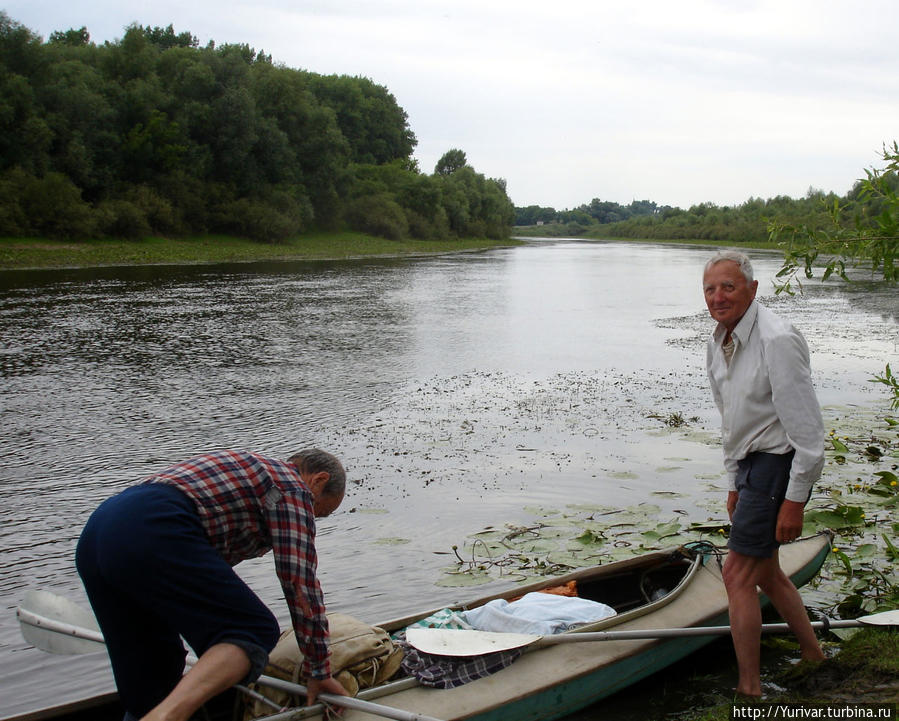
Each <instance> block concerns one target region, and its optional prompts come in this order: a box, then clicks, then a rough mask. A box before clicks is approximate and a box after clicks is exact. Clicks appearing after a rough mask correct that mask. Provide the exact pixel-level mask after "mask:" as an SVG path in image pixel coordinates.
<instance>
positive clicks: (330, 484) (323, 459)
mask: <svg viewBox="0 0 899 721" xmlns="http://www.w3.org/2000/svg"><path fill="white" fill-rule="evenodd" d="M287 460H289V461H290V462H291V463H293V464H294V465H295V466H296V467H297V468H299V469H300V471H302V472H303V473H311V474H314V473H321V472H322V471H324V472H325V473H327V474H328V481H327V482H326V483H325V485H324V487H323V488H322V493H323V494H324V495H326V496H340V495H343V493H344V492H345V491H346V471H345V470H344V469H343V464H342V463H341V462H340V460H338V458H337V456H334V455H332V454H330V453H328V452H327V451H323V450H320V449H318V448H307V449H305V450H302V451H298V452H297V453H294V454H293V455H292V456H291V457H290V458H288V459H287Z"/></svg>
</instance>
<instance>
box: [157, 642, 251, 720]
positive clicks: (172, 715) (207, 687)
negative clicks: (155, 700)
mask: <svg viewBox="0 0 899 721" xmlns="http://www.w3.org/2000/svg"><path fill="white" fill-rule="evenodd" d="M249 671H250V659H249V658H247V654H246V653H245V652H244V651H243V649H241V648H240V647H239V646H235V645H234V644H231V643H219V644H216V645H215V646H212V647H211V648H210V649H209V650H208V651H206V653H204V654H203V655H202V656H200V658H199V660H198V661H197V663H196V665H195V666H194V667H193V668H192V669H191V670H190V671H188V673H186V674H185V675H184V678H182V679H181V681H180V682H179V683H178V685H177V686H175V688H174V689H173V690H172V692H171V693H170V694H169V695H168V696H167V697H166V698H165V699H164V700H163V701H162V702H161V703H160V704H159V705H158V706H156V708H154V709H153V710H152V711H150V713H148V714H147V715H146V716H144V717H143V718H142V719H141V721H187V719H189V718H190V716H191V714H192V713H193V712H194V711H196V710H197V709H198V708H200V706H202V705H203V704H204V703H206V702H207V701H208V700H209V699H211V698H212V697H213V696H215V695H217V694H219V693H221V692H222V691H224V690H225V689H228V688H230V687H231V686H233V685H234V684H236V683H238V682H239V681H240V680H241V679H242V678H244V677H245V676H246V675H247V673H249Z"/></svg>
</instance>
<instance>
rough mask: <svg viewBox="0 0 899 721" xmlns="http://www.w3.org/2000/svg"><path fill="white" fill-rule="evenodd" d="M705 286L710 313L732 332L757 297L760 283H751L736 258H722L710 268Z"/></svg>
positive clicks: (704, 281)
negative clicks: (744, 275)
mask: <svg viewBox="0 0 899 721" xmlns="http://www.w3.org/2000/svg"><path fill="white" fill-rule="evenodd" d="M702 287H703V290H704V291H705V304H706V306H708V309H709V314H710V315H711V316H712V318H714V319H715V320H717V321H718V322H719V323H721V324H723V325H724V327H725V328H727V329H728V330H729V331H731V330H733V329H734V328H736V326H737V323H739V322H740V319H741V318H742V317H743V315H744V314H745V313H746V310H747V309H748V308H749V306H750V304H751V303H752V301H753V300H754V299H755V293H756V290H758V287H759V282H758V281H757V280H754V281H752V282H751V283H748V282H747V281H746V278H745V277H743V273H741V272H740V266H739V265H737V264H736V263H735V262H734V261H732V260H722V261H721V262H719V263H715V265H713V266H712V267H711V268H709V269H708V270H707V271H706V273H705V275H704V276H703V278H702Z"/></svg>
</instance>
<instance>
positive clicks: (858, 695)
mask: <svg viewBox="0 0 899 721" xmlns="http://www.w3.org/2000/svg"><path fill="white" fill-rule="evenodd" d="M773 680H774V682H775V683H776V685H777V686H778V687H780V688H781V689H782V691H781V692H778V693H777V694H775V695H766V696H765V698H764V702H765V703H766V704H800V705H802V706H808V707H809V708H815V707H820V706H821V705H822V704H824V705H832V706H843V705H845V704H846V703H850V704H851V703H863V702H869V703H878V704H892V705H894V706H897V707H899V631H896V630H895V629H880V628H867V629H863V630H860V631H858V632H857V633H855V634H854V635H853V636H851V637H850V638H849V639H847V640H846V641H843V642H842V643H840V645H839V650H838V651H837V653H836V654H834V655H833V657H832V658H829V659H828V660H827V661H824V662H823V663H820V664H814V663H810V664H809V663H799V664H796V665H795V666H793V667H790V668H789V669H788V670H786V671H784V672H781V673H780V674H779V675H778V677H777V678H775V679H773ZM749 703H750V704H751V703H752V702H749ZM735 704H736V705H745V704H746V702H745V701H739V700H737V701H735V700H734V699H732V698H728V699H724V698H721V697H720V695H719V696H718V698H710V699H709V701H708V705H706V706H700V707H694V708H693V709H692V710H691V711H689V712H686V713H682V714H678V720H679V721H732V719H733V716H732V715H731V712H732V709H733V707H734V705H735ZM797 718H798V717H797ZM846 718H848V717H846Z"/></svg>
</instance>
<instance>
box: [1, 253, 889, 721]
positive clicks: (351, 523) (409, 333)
mask: <svg viewBox="0 0 899 721" xmlns="http://www.w3.org/2000/svg"><path fill="white" fill-rule="evenodd" d="M708 255H709V251H708V250H706V249H697V248H691V247H686V246H684V247H680V246H661V245H660V246H653V245H637V244H627V243H596V242H593V243H587V242H577V241H535V242H532V243H529V244H528V245H525V246H523V247H518V248H511V249H504V250H495V251H490V252H484V253H465V254H459V255H448V256H441V257H431V258H415V259H399V260H389V259H377V260H358V261H347V262H340V263H332V262H316V263H292V262H283V263H258V264H257V263H249V264H240V265H227V266H225V265H222V266H153V267H141V268H107V269H92V270H58V271H27V272H8V273H2V274H0V337H2V348H0V377H2V386H0V407H2V424H0V548H2V561H0V608H2V609H4V610H3V615H2V616H0V699H2V701H0V717H4V716H7V715H13V714H15V713H20V712H24V711H28V710H33V709H34V708H38V707H43V706H47V705H51V704H54V703H58V702H61V701H65V700H71V699H73V698H80V697H83V696H86V695H90V694H93V693H95V692H98V691H101V690H106V689H109V688H111V682H110V680H109V674H108V669H107V667H106V664H105V660H104V658H103V657H102V655H100V656H90V657H80V658H77V659H71V658H59V657H50V656H46V655H44V654H41V653H39V652H36V651H35V650H34V649H31V648H29V647H28V646H27V645H26V644H25V643H24V641H22V639H21V637H20V635H19V632H18V627H17V623H16V621H15V617H14V609H15V607H16V606H17V605H18V603H19V601H20V600H21V597H22V595H23V593H24V592H25V590H27V589H31V588H43V589H48V590H51V591H54V592H56V593H61V594H63V595H66V596H67V597H69V598H71V599H73V600H75V601H77V602H79V603H84V594H83V591H82V589H81V586H80V583H79V581H78V579H77V576H76V574H75V571H74V566H73V561H72V554H73V549H74V545H75V542H76V540H77V537H78V534H79V532H80V529H81V527H82V525H83V523H84V521H85V520H86V518H87V515H88V514H89V513H90V512H91V510H92V509H93V508H94V507H95V506H96V505H97V504H98V503H99V502H100V501H101V500H103V499H104V498H105V497H107V496H108V495H110V494H112V493H114V492H116V491H118V490H120V489H121V488H123V487H125V486H126V485H129V484H131V483H133V482H135V481H137V480H139V479H141V478H142V477H144V476H146V475H148V474H150V473H152V472H154V471H156V470H159V469H161V468H162V467H164V466H165V465H166V464H169V463H171V462H175V461H179V460H182V459H184V458H186V457H188V456H190V455H193V454H195V453H198V452H202V451H205V450H209V449H213V448H222V447H233V448H244V449H249V450H256V451H260V452H265V453H270V454H272V455H276V456H281V457H284V456H286V455H288V454H290V453H291V452H292V451H295V450H297V449H299V448H301V447H305V446H310V445H316V446H320V447H324V448H327V449H329V450H332V451H334V452H336V453H337V454H338V455H340V456H341V457H342V458H343V459H344V461H345V464H346V466H347V469H348V472H349V476H350V478H351V483H350V489H349V494H348V497H347V500H346V501H345V503H344V506H343V508H342V509H341V511H339V512H338V513H336V514H334V515H333V516H332V517H330V518H328V519H327V520H326V521H323V522H322V524H321V526H320V529H319V543H318V546H319V550H320V556H321V574H320V575H321V578H322V584H323V586H324V589H325V593H326V601H327V602H328V606H329V609H331V610H335V611H342V612H345V613H351V614H354V615H357V616H359V617H361V618H363V619H365V620H367V621H371V622H378V621H383V620H385V619H387V618H390V617H395V616H399V615H402V614H405V613H406V612H408V611H412V610H418V609H420V608H428V607H436V606H439V605H441V604H443V603H447V602H451V601H454V600H456V599H457V598H460V597H462V596H463V595H468V594H471V593H475V592H474V591H471V590H465V589H459V588H452V587H446V586H443V585H438V584H439V582H440V581H441V579H443V578H445V576H444V575H443V574H442V573H441V568H442V567H444V566H446V565H447V564H448V563H449V560H450V559H449V557H448V555H447V554H448V553H449V551H450V549H451V547H452V545H454V544H461V543H462V541H463V540H464V539H465V537H466V536H468V535H469V534H472V533H475V532H477V531H479V530H480V529H482V528H484V527H486V526H490V525H502V524H504V523H507V522H508V523H519V522H523V521H526V520H527V519H528V518H529V517H530V515H529V514H531V513H533V507H535V506H538V507H542V508H564V507H565V506H566V505H567V504H570V503H602V504H608V505H619V506H632V505H635V504H637V503H640V502H643V501H645V500H646V499H647V498H648V497H649V496H650V495H651V494H652V493H653V492H654V491H657V490H658V489H659V488H676V489H677V490H679V491H681V492H682V495H681V497H678V498H672V499H671V500H670V501H668V502H664V501H663V502H660V501H658V500H654V501H653V502H654V503H656V504H659V505H661V506H662V511H661V513H662V514H663V515H664V514H666V513H671V512H675V511H678V512H684V513H690V514H702V515H703V517H706V516H714V515H715V513H717V512H718V511H716V510H715V508H714V505H712V506H711V510H710V507H709V503H712V504H714V503H715V501H714V500H710V499H715V498H720V493H721V489H722V488H723V486H722V485H721V471H720V449H719V448H718V447H717V445H716V444H717V418H716V414H715V409H714V407H713V405H712V402H711V399H710V397H709V393H708V390H707V387H706V378H705V370H704V345H703V343H704V338H705V336H706V335H707V333H708V332H709V330H710V321H709V319H708V316H707V313H706V311H705V309H704V305H703V299H702V295H701V288H700V282H701V273H702V266H703V264H704V262H705V259H706V258H707V257H708ZM757 256H758V257H757V259H756V268H757V276H758V277H759V279H760V286H761V292H760V295H761V296H764V297H765V298H764V300H765V302H767V303H769V304H770V305H771V306H772V307H774V308H775V309H776V310H777V311H778V312H781V313H783V314H785V315H787V316H788V317H791V318H792V319H794V321H795V322H796V324H797V325H798V326H799V327H800V328H801V329H802V330H803V332H805V334H806V337H807V338H808V340H809V344H810V346H811V349H812V354H813V366H814V374H815V383H816V386H817V387H818V390H819V393H820V396H821V400H822V403H823V404H825V405H826V406H828V407H829V408H839V409H841V411H840V412H843V411H845V409H846V408H847V407H851V406H852V405H853V404H855V405H868V404H871V403H877V402H878V401H879V400H880V399H881V398H882V394H879V393H878V391H877V388H876V387H875V386H873V385H872V384H870V383H868V382H867V381H868V379H869V378H870V374H871V373H873V372H877V371H880V370H882V368H883V365H884V362H885V361H888V360H890V359H893V361H894V363H895V358H896V355H897V324H896V321H897V317H896V316H897V307H896V300H895V295H894V292H893V293H891V291H890V290H885V289H883V288H882V287H880V286H877V285H872V286H865V287H862V288H860V289H858V288H854V289H852V291H851V292H850V291H849V290H847V289H845V288H841V287H840V286H836V285H828V286H826V287H821V286H819V285H816V284H812V285H810V286H809V287H808V289H807V293H806V294H805V295H804V296H803V297H797V298H784V297H777V298H775V297H773V291H772V289H771V278H772V277H773V274H774V273H775V272H776V270H777V269H778V267H779V256H778V255H777V254H757ZM894 367H895V366H894ZM671 413H682V414H683V415H684V416H685V417H687V418H690V419H692V420H691V423H690V425H689V428H688V429H686V431H685V432H681V433H672V432H669V431H668V430H667V427H666V426H665V425H664V424H663V423H662V422H661V421H660V420H659V418H660V417H664V416H666V415H668V414H671ZM240 570H241V573H242V575H244V577H245V578H247V580H248V581H249V582H250V583H251V585H252V586H253V587H254V588H255V589H256V590H257V592H258V593H259V594H260V595H261V596H262V597H263V598H264V599H265V600H266V601H267V602H269V603H270V604H271V606H272V608H273V609H274V610H275V611H276V613H277V614H278V616H279V618H280V619H281V621H282V625H283V624H286V619H287V611H286V607H284V604H283V601H281V599H280V592H279V588H278V585H277V581H276V579H275V576H274V572H273V569H272V564H271V560H270V559H268V558H263V559H257V560H255V561H252V562H247V563H244V564H241V567H240ZM481 590H484V589H478V592H479V591H481Z"/></svg>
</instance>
